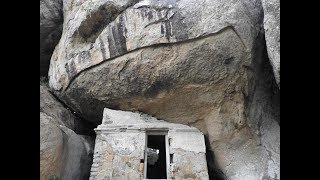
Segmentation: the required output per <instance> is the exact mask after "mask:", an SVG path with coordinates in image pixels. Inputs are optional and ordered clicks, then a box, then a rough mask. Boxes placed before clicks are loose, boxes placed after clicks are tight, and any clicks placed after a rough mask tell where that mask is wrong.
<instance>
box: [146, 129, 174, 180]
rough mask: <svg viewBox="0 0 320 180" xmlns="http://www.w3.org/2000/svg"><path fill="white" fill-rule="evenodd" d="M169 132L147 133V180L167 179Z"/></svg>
mask: <svg viewBox="0 0 320 180" xmlns="http://www.w3.org/2000/svg"><path fill="white" fill-rule="evenodd" d="M167 158H168V140H167V132H147V134H146V148H145V162H146V163H145V168H144V169H145V172H144V176H145V177H144V178H145V179H167V173H168V171H167V167H168V160H167Z"/></svg>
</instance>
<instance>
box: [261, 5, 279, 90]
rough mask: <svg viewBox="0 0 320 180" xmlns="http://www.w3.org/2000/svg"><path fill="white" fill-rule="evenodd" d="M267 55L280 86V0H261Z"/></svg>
mask: <svg viewBox="0 0 320 180" xmlns="http://www.w3.org/2000/svg"><path fill="white" fill-rule="evenodd" d="M262 5H263V11H264V20H263V22H264V23H263V26H264V30H265V34H266V41H267V47H268V55H269V59H270V62H271V65H272V67H273V72H274V76H275V78H276V81H277V83H278V86H279V88H280V0H262Z"/></svg>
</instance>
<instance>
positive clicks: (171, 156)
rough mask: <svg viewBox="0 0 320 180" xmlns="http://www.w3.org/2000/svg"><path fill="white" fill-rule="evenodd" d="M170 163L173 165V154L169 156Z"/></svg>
mask: <svg viewBox="0 0 320 180" xmlns="http://www.w3.org/2000/svg"><path fill="white" fill-rule="evenodd" d="M170 163H173V154H170Z"/></svg>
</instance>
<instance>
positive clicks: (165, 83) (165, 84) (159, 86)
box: [145, 77, 174, 97]
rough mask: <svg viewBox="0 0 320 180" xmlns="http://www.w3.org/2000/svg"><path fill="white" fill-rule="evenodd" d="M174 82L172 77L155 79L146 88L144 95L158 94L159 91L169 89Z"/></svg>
mask: <svg viewBox="0 0 320 180" xmlns="http://www.w3.org/2000/svg"><path fill="white" fill-rule="evenodd" d="M173 84H174V82H173V79H172V78H170V77H166V78H164V79H161V80H157V81H155V82H154V83H152V84H151V86H150V87H149V88H148V90H147V91H146V93H145V96H146V97H153V96H156V95H157V94H159V92H160V91H162V90H166V89H170V87H172V86H173Z"/></svg>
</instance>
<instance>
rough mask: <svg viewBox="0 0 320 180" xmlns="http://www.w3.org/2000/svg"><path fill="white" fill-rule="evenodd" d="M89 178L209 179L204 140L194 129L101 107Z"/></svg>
mask: <svg viewBox="0 0 320 180" xmlns="http://www.w3.org/2000/svg"><path fill="white" fill-rule="evenodd" d="M95 131H96V134H97V136H96V141H95V149H94V157H93V164H92V167H91V174H90V180H111V179H112V180H125V179H132V180H139V179H201V180H206V179H209V176H208V169H207V162H206V155H205V152H206V151H205V141H204V136H203V134H202V133H201V132H200V131H199V130H198V129H196V128H194V127H190V126H187V125H182V124H174V123H168V122H165V121H162V120H157V119H156V118H154V117H151V116H148V115H145V114H142V113H133V112H126V111H117V110H111V109H107V108H105V109H104V112H103V120H102V124H101V125H99V126H98V127H97V128H96V129H95Z"/></svg>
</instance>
